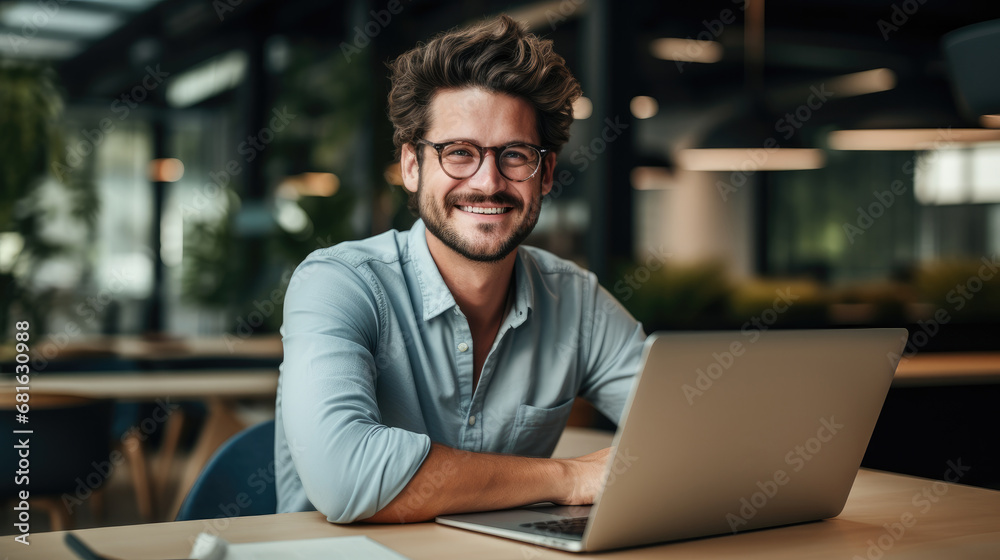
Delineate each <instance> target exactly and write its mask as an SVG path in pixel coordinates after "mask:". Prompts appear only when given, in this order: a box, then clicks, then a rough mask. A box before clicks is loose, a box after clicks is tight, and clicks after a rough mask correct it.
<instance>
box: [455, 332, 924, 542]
mask: <svg viewBox="0 0 1000 560" xmlns="http://www.w3.org/2000/svg"><path fill="white" fill-rule="evenodd" d="M906 336H907V331H906V330H905V329H850V330H812V331H774V330H772V331H766V332H761V331H751V332H749V333H747V334H743V333H741V332H712V333H678V334H660V333H655V334H653V335H651V336H650V337H649V338H648V340H647V341H646V345H645V348H644V350H643V366H642V370H641V371H640V373H639V375H638V376H637V379H636V381H635V382H634V383H633V386H632V392H631V394H630V395H629V399H628V402H627V403H626V405H625V414H624V416H623V418H622V422H621V424H620V426H619V428H618V432H617V434H616V435H615V439H614V443H613V446H614V448H615V450H616V451H615V455H614V458H613V459H612V460H610V461H609V463H610V464H609V468H608V471H607V475H606V476H607V478H606V480H605V485H604V488H603V490H602V492H601V493H600V495H599V496H598V498H597V500H596V501H595V503H594V505H593V506H584V507H579V506H554V505H540V506H529V507H525V508H519V509H511V510H502V511H492V512H482V513H470V514H458V515H444V516H441V517H438V518H437V522H438V523H442V524H445V525H450V526H453V527H459V528H462V529H469V530H473V531H480V532H483V533H489V534H491V535H497V536H501V537H507V538H510V539H517V540H521V541H526V542H530V543H535V544H540V545H544V546H549V547H553V548H558V549H562V550H568V551H573V552H580V551H597V550H607V549H612V548H621V547H626V546H637V545H643V544H650V543H656V542H662V541H670V540H677V539H687V538H694V537H704V536H709V535H718V534H733V533H738V532H742V531H748V530H752V529H761V528H764V527H774V526H778V525H788V524H791V523H801V522H806V521H815V520H819V519H826V518H829V517H834V516H836V515H838V514H839V513H840V512H841V511H842V510H843V508H844V504H845V503H846V501H847V495H848V493H849V492H850V490H851V486H852V485H853V484H854V478H855V476H856V474H857V470H858V467H859V466H860V465H861V458H862V456H863V455H864V453H865V448H866V447H867V446H868V440H869V438H870V437H871V434H872V430H873V429H874V427H875V421H876V419H877V418H878V415H879V412H880V411H881V409H882V403H883V401H884V400H885V396H886V393H887V392H888V390H889V385H890V383H891V382H892V377H893V374H894V372H895V369H896V364H897V363H898V360H899V356H900V354H901V353H902V351H903V346H904V345H905V344H906Z"/></svg>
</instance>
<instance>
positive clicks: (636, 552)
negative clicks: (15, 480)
mask: <svg viewBox="0 0 1000 560" xmlns="http://www.w3.org/2000/svg"><path fill="white" fill-rule="evenodd" d="M608 443H610V435H609V434H597V433H594V432H593V431H587V430H580V429H567V431H566V433H564V435H563V439H562V440H560V446H559V448H558V449H557V453H558V454H559V455H561V456H567V455H576V454H580V453H586V452H588V451H592V450H594V449H599V448H600V447H603V446H606V445H607V444H608ZM945 468H946V467H945V466H943V465H942V471H943V470H944V469H945ZM925 491H926V492H929V493H931V495H934V497H935V498H936V499H937V501H936V502H935V503H931V504H930V506H929V507H927V508H923V507H920V505H922V504H923V502H918V504H920V505H914V502H913V500H914V497H915V496H918V495H922V494H923V493H924V492H925ZM935 491H936V492H937V494H936V495H935ZM922 499H923V498H921V500H922ZM907 514H909V515H912V519H913V520H915V523H912V524H911V526H910V527H908V528H906V529H905V532H904V533H903V534H902V535H901V536H900V537H899V538H894V537H892V536H891V535H890V534H889V533H887V532H886V529H885V525H889V526H892V525H893V524H894V523H899V522H900V520H901V519H903V518H904V516H906V515H907ZM906 519H907V520H909V519H910V518H908V517H907V518H906ZM201 532H210V533H215V534H218V535H219V536H221V537H222V538H224V539H226V540H228V541H230V542H234V543H239V542H257V541H268V540H276V541H280V540H290V539H304V538H319V537H334V536H345V535H367V536H368V537H370V538H371V539H373V540H375V541H378V542H380V543H382V544H383V545H385V546H387V547H389V548H391V549H393V550H395V551H397V552H399V553H401V554H403V555H404V556H407V557H409V558H411V559H413V560H418V559H422V558H427V559H434V560H438V559H441V560H447V559H452V558H453V559H456V560H457V559H462V560H466V559H467V558H469V557H470V555H472V556H474V557H475V558H476V559H477V560H491V559H503V560H510V559H536V558H537V559H542V560H544V559H546V558H579V557H580V556H581V555H578V554H572V553H568V552H559V551H556V550H551V549H547V548H544V547H538V546H534V545H529V544H524V543H519V542H516V541H511V540H507V539H501V538H497V537H491V536H487V535H481V534H478V533H473V532H469V531H463V530H461V529H454V528H451V527H444V526H441V525H437V524H434V523H418V524H411V525H365V524H360V523H359V524H353V525H346V526H345V525H334V524H331V523H328V522H327V521H326V519H325V518H324V517H323V515H322V514H320V513H317V512H306V513H286V514H278V515H262V516H258V517H240V518H232V519H212V520H200V521H184V522H175V523H159V524H150V525H134V526H128V527H106V528H100V529H88V530H84V531H77V532H76V533H77V534H78V535H79V536H80V537H81V538H82V539H83V540H84V541H85V542H87V543H88V544H90V545H91V546H93V547H94V548H95V549H96V550H97V551H98V552H99V553H101V554H105V555H109V556H115V557H120V558H128V559H135V560H142V559H162V558H184V557H186V555H187V554H188V553H189V552H190V551H191V546H192V543H193V540H194V538H195V537H196V536H197V535H198V533H201ZM2 539H3V540H0V554H10V553H13V554H14V557H16V558H25V559H29V558H39V559H46V560H57V559H60V558H66V559H69V558H74V556H73V555H72V553H70V551H69V550H68V549H67V548H66V547H65V546H64V545H63V534H62V533H61V532H56V533H42V534H33V535H32V536H31V537H30V541H31V546H27V547H26V546H23V545H20V544H17V543H14V542H13V537H12V536H6V537H3V538H2ZM879 543H882V545H883V547H882V548H881V549H880V548H878V545H879ZM869 549H871V550H872V555H871V558H877V557H884V558H886V560H889V559H900V558H905V559H911V560H939V559H948V560H953V559H959V558H961V559H972V558H976V559H979V558H981V559H984V560H985V559H995V558H996V557H997V553H998V551H1000V492H994V491H990V490H982V489H978V488H972V487H968V486H961V485H956V484H946V483H943V482H934V481H931V480H927V479H921V478H914V477H908V476H901V475H894V474H888V473H881V472H876V471H868V470H861V471H859V472H858V476H857V479H856V480H855V482H854V488H853V489H852V490H851V495H850V497H849V498H848V501H847V507H846V508H845V509H844V512H843V513H842V514H841V515H840V516H838V517H836V518H834V519H831V520H827V521H820V522H816V523H806V524H802V525H794V526H791V527H782V528H778V529H768V530H763V531H754V532H750V533H742V534H739V535H725V536H720V537H711V538H705V539H696V540H690V541H682V542H677V543H668V544H662V545H656V546H648V547H641V548H635V549H625V550H618V551H612V552H608V553H601V556H600V557H601V558H635V559H642V558H691V559H700V558H705V559H707V558H751V559H753V558H760V559H767V560H782V559H789V560H801V559H804V558H809V559H825V558H830V559H837V560H850V559H853V558H855V557H860V558H869V556H868V554H869V552H868V551H869ZM879 553H881V554H879ZM584 556H585V555H584Z"/></svg>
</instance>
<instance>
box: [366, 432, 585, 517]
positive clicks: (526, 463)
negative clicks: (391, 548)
mask: <svg viewBox="0 0 1000 560" xmlns="http://www.w3.org/2000/svg"><path fill="white" fill-rule="evenodd" d="M571 471H572V468H571V465H570V464H569V463H568V462H567V461H561V460H558V459H536V458H529V457H517V456H513V455H499V454H492V453H473V452H470V451H461V450H457V449H453V448H450V447H447V446H444V445H440V444H437V443H434V444H432V445H431V450H430V452H429V453H428V455H427V458H426V459H424V462H423V464H422V465H421V466H420V469H419V470H418V471H417V473H416V474H415V475H413V478H411V479H410V482H409V483H408V484H407V485H406V487H405V488H403V491H402V492H400V493H399V495H397V496H396V497H395V499H393V500H392V501H391V502H389V504H388V505H387V506H385V507H384V508H382V509H381V510H380V511H379V512H378V513H376V514H375V515H373V516H372V517H370V518H368V519H366V520H365V521H368V522H373V523H407V522H413V521H427V520H429V519H433V518H434V517H435V516H437V515H443V514H448V513H461V512H468V511H487V510H493V509H505V508H511V507H516V506H520V505H525V504H531V503H535V502H545V501H553V502H560V503H563V502H566V501H567V500H568V499H570V496H572V495H573V494H574V480H573V478H574V477H573V476H572V472H571Z"/></svg>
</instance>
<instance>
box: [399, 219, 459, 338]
mask: <svg viewBox="0 0 1000 560" xmlns="http://www.w3.org/2000/svg"><path fill="white" fill-rule="evenodd" d="M426 232H427V227H426V226H425V225H424V221H423V220H417V221H416V222H415V223H414V224H413V227H412V228H410V233H409V238H408V239H407V245H409V249H410V254H411V255H412V256H413V265H414V270H416V273H417V282H419V283H420V295H421V297H422V298H423V304H424V321H430V320H431V319H433V318H434V317H437V316H438V315H440V314H441V313H444V312H445V311H447V310H448V309H451V308H453V307H455V305H456V303H455V298H454V296H452V295H451V290H449V289H448V285H447V284H445V283H444V278H441V271H439V270H438V267H437V264H436V263H435V262H434V257H432V256H431V250H430V248H429V247H427V233H426Z"/></svg>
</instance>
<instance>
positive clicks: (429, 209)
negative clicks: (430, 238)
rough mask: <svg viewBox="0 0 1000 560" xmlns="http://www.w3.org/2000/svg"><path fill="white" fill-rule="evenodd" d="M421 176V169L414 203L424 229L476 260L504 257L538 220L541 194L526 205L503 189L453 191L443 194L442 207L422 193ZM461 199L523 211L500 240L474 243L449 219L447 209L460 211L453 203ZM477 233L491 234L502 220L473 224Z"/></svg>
mask: <svg viewBox="0 0 1000 560" xmlns="http://www.w3.org/2000/svg"><path fill="white" fill-rule="evenodd" d="M423 185H424V177H423V173H419V176H418V179H417V205H418V207H419V209H420V218H421V219H422V220H423V221H424V225H425V226H426V227H427V231H429V232H431V233H432V234H433V235H434V237H437V238H438V239H440V240H441V242H442V243H444V244H445V246H446V247H448V248H449V249H451V250H453V251H455V252H456V253H458V254H459V255H462V256H463V257H465V258H467V259H469V260H472V261H476V262H484V263H491V262H497V261H501V260H503V259H504V258H505V257H506V256H507V255H509V254H510V253H511V252H512V251H513V250H514V249H517V246H518V245H520V244H521V243H522V242H523V241H524V240H525V239H527V237H528V235H529V234H531V231H532V230H533V229H535V225H536V224H537V223H538V214H539V211H540V209H541V196H535V197H532V199H531V200H530V201H529V202H528V207H527V209H525V208H524V205H523V204H522V203H521V201H520V200H518V199H517V198H515V197H514V196H512V195H510V194H507V193H506V192H498V193H496V194H494V195H492V196H485V195H476V194H469V195H464V196H461V195H456V194H455V193H449V194H448V195H446V196H445V199H444V207H443V208H441V207H436V206H434V199H432V198H431V197H430V196H422V194H421V191H422V190H423ZM459 203H461V204H462V205H463V206H464V205H470V204H496V205H503V206H510V207H511V209H510V210H509V213H513V212H522V217H521V222H520V223H519V224H517V226H516V227H515V229H514V231H513V232H512V233H511V234H510V235H509V236H508V237H507V238H506V239H504V240H502V241H501V242H500V243H499V244H493V243H489V242H487V243H479V244H478V245H479V246H477V243H476V242H475V241H473V240H470V239H468V238H467V237H463V236H462V234H460V233H459V232H458V231H457V230H456V229H455V228H454V227H453V225H452V224H450V223H449V222H448V216H449V214H450V212H461V210H459V209H457V208H456V207H455V205H456V204H459ZM476 227H477V229H478V230H479V232H480V233H482V234H484V235H490V234H492V233H494V232H496V231H497V230H499V229H500V227H501V224H499V223H484V224H479V225H478V226H476ZM482 245H495V246H494V247H493V248H490V247H483V246H482Z"/></svg>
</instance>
